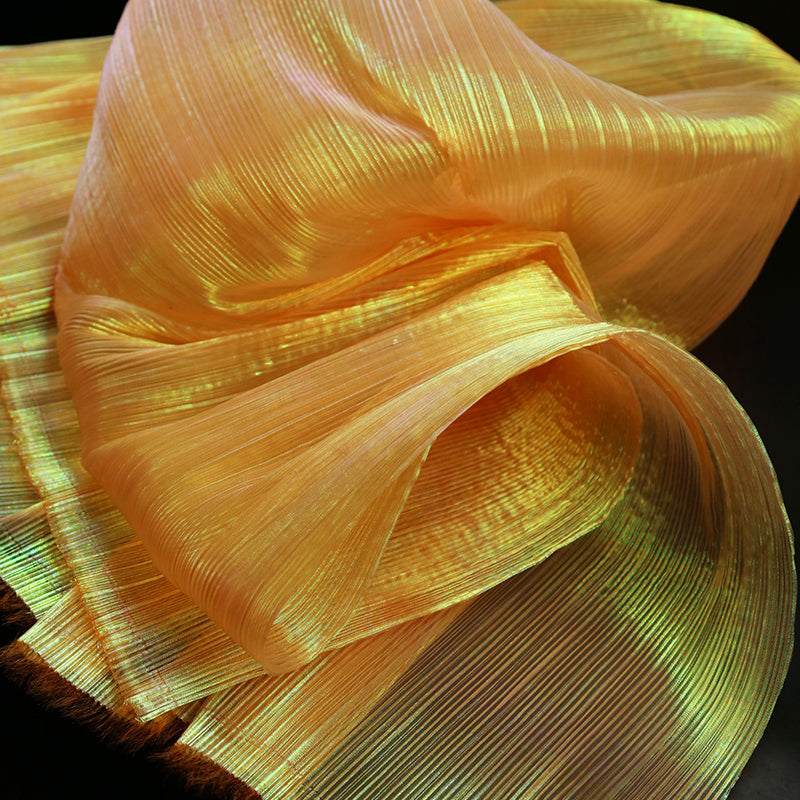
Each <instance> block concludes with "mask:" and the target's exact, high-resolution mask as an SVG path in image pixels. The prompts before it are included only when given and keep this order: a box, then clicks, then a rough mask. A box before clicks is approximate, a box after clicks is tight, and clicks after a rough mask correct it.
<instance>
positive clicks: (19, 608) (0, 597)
mask: <svg viewBox="0 0 800 800" xmlns="http://www.w3.org/2000/svg"><path fill="white" fill-rule="evenodd" d="M34 622H36V617H35V616H34V615H33V612H32V611H31V610H30V609H29V608H28V606H27V605H26V603H25V601H24V600H23V599H22V598H21V597H20V596H19V595H18V594H17V593H16V592H15V591H14V590H13V589H12V588H11V587H10V586H9V585H8V584H7V583H6V582H5V581H3V580H0V647H2V645H4V644H6V643H7V642H10V641H13V640H14V639H16V638H17V637H18V636H22V634H23V633H25V631H26V630H28V628H30V627H31V626H32V625H33V623H34Z"/></svg>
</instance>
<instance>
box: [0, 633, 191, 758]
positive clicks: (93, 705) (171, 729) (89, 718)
mask: <svg viewBox="0 0 800 800" xmlns="http://www.w3.org/2000/svg"><path fill="white" fill-rule="evenodd" d="M0 669H2V670H3V672H4V673H5V674H6V675H7V676H8V677H9V679H10V680H11V681H12V682H13V683H15V684H17V685H18V686H19V687H20V688H21V689H22V690H23V691H25V692H26V693H27V694H29V695H30V696H31V697H32V698H34V699H35V700H36V701H37V702H38V703H40V704H41V705H43V706H44V707H46V708H50V709H52V710H54V711H56V712H57V713H59V714H62V715H63V716H65V717H68V718H69V719H73V720H75V721H76V722H78V723H80V724H81V725H86V726H87V727H89V728H91V729H93V730H94V731H95V732H97V733H98V734H99V736H100V737H101V738H102V739H105V740H107V741H110V742H113V743H116V744H120V745H122V746H123V747H124V748H125V749H126V750H129V751H131V752H143V753H151V752H156V751H158V750H163V749H164V748H166V747H169V746H170V745H171V744H173V743H174V742H175V741H176V740H177V739H178V737H179V736H180V735H181V733H182V732H183V731H184V730H185V729H186V724H185V723H184V722H183V720H181V719H180V718H179V717H177V716H175V715H173V714H164V715H162V716H161V717H159V718H158V719H154V720H151V721H150V722H147V723H141V722H138V721H136V720H135V719H134V718H133V717H132V716H127V715H126V713H125V712H124V711H123V712H122V713H120V712H116V711H111V710H110V709H108V708H106V707H105V706H102V705H100V703H98V702H97V701H96V700H94V699H93V698H92V697H90V696H89V695H88V694H86V693H85V692H82V691H81V690H80V689H77V688H76V687H75V686H73V685H72V684H71V683H70V682H69V681H68V680H66V679H65V678H63V677H62V676H61V675H59V674H58V673H57V672H56V671H55V670H53V669H51V667H50V666H49V665H48V664H47V662H46V661H45V660H44V659H43V658H41V657H40V656H39V655H38V654H37V653H36V652H35V651H34V650H32V649H31V648H30V647H28V645H26V644H25V643H24V642H20V641H16V642H13V643H12V644H10V645H9V646H8V647H5V648H4V649H3V650H0Z"/></svg>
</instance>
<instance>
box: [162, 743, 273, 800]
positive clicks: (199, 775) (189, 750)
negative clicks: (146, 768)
mask: <svg viewBox="0 0 800 800" xmlns="http://www.w3.org/2000/svg"><path fill="white" fill-rule="evenodd" d="M153 758H154V759H156V760H158V761H159V762H161V763H162V764H165V765H166V766H167V767H168V768H169V769H170V770H171V771H172V772H173V773H176V774H178V775H180V776H181V777H182V778H183V780H184V781H185V782H186V786H187V788H189V789H195V788H199V789H202V790H204V792H209V793H211V794H213V796H215V797H216V796H219V797H224V798H225V800H261V795H260V794H258V792H256V791H255V789H253V788H251V787H250V786H248V785H247V784H246V783H244V781H241V780H240V779H239V778H237V777H236V776H235V775H232V774H231V773H230V772H228V771H227V770H226V769H224V768H223V767H221V766H220V765H219V764H217V763H216V762H215V761H212V760H211V759H210V758H207V757H206V756H204V755H203V754H202V753H200V752H198V751H197V750H195V749H194V748H193V747H189V746H188V745H185V744H181V743H180V742H179V743H177V744H175V745H173V746H172V747H170V748H169V750H165V751H163V752H161V753H157V754H153Z"/></svg>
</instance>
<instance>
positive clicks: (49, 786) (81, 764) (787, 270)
mask: <svg viewBox="0 0 800 800" xmlns="http://www.w3.org/2000/svg"><path fill="white" fill-rule="evenodd" d="M187 1H189V0H187ZM287 2H290V0H287ZM690 4H691V5H695V6H698V7H702V8H707V9H709V10H711V11H716V12H718V13H722V14H726V15H727V16H731V17H734V18H737V19H740V20H742V21H743V22H747V23H749V24H750V25H753V26H755V27H756V28H758V29H759V30H761V31H762V32H763V33H764V34H766V35H767V36H768V37H769V38H771V39H772V40H773V41H775V42H776V43H777V44H778V45H780V46H781V47H782V48H783V49H784V50H786V51H787V52H789V53H791V54H792V55H794V56H795V57H796V58H797V57H800V38H799V37H798V33H797V26H796V23H795V19H796V18H795V15H794V13H793V6H794V4H793V3H790V2H787V0H761V1H760V2H759V0H753V1H752V2H747V3H744V2H732V0H727V1H726V0H717V1H716V2H715V1H714V0H694V2H691V3H690ZM123 6H124V3H123V2H119V0H106V1H105V2H103V3H102V4H97V6H95V4H94V3H93V2H91V0H89V2H83V3H53V4H47V3H36V2H31V3H28V4H18V5H17V6H16V8H12V7H10V6H6V7H5V9H4V11H3V15H2V16H3V17H4V19H3V22H2V27H0V43H2V44H27V43H30V42H40V41H49V40H52V39H69V38H75V37H84V36H99V35H104V34H109V33H112V32H113V30H114V27H115V25H116V23H117V20H118V19H119V15H120V13H121V10H122V8H123ZM798 255H800V213H798V211H797V210H796V211H795V213H794V214H793V216H792V218H791V219H790V220H789V223H788V225H787V226H786V229H785V230H784V232H783V234H782V235H781V237H780V239H779V240H778V242H777V244H776V245H775V248H774V250H773V252H772V254H771V255H770V257H769V260H768V261H767V263H766V265H765V267H764V270H763V272H762V274H761V276H760V277H759V279H758V281H757V282H756V283H755V285H754V286H753V288H752V289H751V290H750V292H749V293H748V295H747V297H746V298H745V299H744V301H743V302H742V304H741V305H740V306H739V308H738V309H737V310H736V311H735V312H734V313H733V315H732V316H731V317H730V318H729V319H728V320H727V321H726V322H725V323H724V324H723V325H722V326H721V328H720V329H719V330H718V331H717V332H716V333H714V334H713V335H712V336H711V337H710V338H709V339H707V340H706V341H705V342H704V343H703V344H702V345H701V346H700V347H699V348H698V349H697V350H696V351H695V352H696V355H697V356H698V357H699V358H700V359H701V360H702V361H704V362H705V363H706V364H707V365H708V366H709V367H710V368H711V369H713V370H714V371H715V372H716V373H717V374H718V375H719V376H720V377H721V378H722V379H723V380H724V381H725V382H726V383H727V385H728V386H729V387H730V389H731V391H732V392H733V394H734V395H735V396H736V397H737V399H738V400H739V402H740V403H741V404H742V406H743V407H744V408H745V409H746V410H747V412H748V414H749V415H750V417H751V419H752V420H753V422H754V423H755V426H756V428H757V429H758V431H759V433H760V434H761V437H762V439H763V441H764V443H765V445H766V448H767V451H768V452H769V454H770V457H771V458H772V461H773V464H774V466H775V469H776V471H777V473H778V477H779V480H780V483H781V488H782V491H783V495H784V499H785V502H786V508H787V510H788V512H789V518H790V519H791V520H793V522H794V523H795V527H796V525H797V521H798V520H799V519H800V467H799V466H798V456H799V455H800V435H799V434H798V427H797V423H798V421H799V420H798V416H799V415H798V408H800V405H798V401H797V390H798V377H797V344H798V335H797V330H798V319H797V318H798V314H800V309H798V307H797V300H796V295H795V291H796V286H797V283H796V280H795V279H793V278H792V276H793V275H794V274H795V273H796V272H797V269H798ZM797 661H798V659H797V657H796V658H795V659H794V662H793V665H792V668H791V670H790V672H789V676H788V678H787V681H786V685H785V686H784V690H783V692H782V694H781V696H780V698H779V700H778V703H777V705H776V708H775V713H774V715H773V717H772V720H771V721H770V723H769V726H768V727H767V730H766V732H765V734H764V738H763V739H762V741H761V743H760V744H759V746H758V748H757V749H756V751H755V753H754V755H753V757H752V759H751V760H750V763H749V764H748V765H747V767H746V768H745V770H744V773H743V774H742V777H741V779H740V781H739V783H738V784H737V785H736V786H735V787H734V789H733V791H732V792H731V794H730V795H729V797H730V798H731V800H756V798H758V799H759V800H791V798H794V797H800V667H799V666H798V663H797ZM0 710H1V711H2V721H1V722H0V798H8V800H16V799H17V798H20V799H22V798H24V799H25V800H40V799H41V800H44V798H48V799H49V798H56V797H70V796H77V797H84V798H88V799H89V800H92V799H93V798H111V797H114V798H121V799H122V798H139V797H147V798H153V800H159V799H162V798H163V799H164V800H166V798H175V799H176V800H177V798H187V797H201V796H206V795H203V794H201V793H200V792H198V791H197V790H192V791H189V790H187V789H185V788H184V787H183V784H182V781H181V779H180V778H178V777H177V776H175V775H174V774H171V773H170V772H169V771H167V770H166V769H164V768H163V767H160V766H159V765H157V764H155V763H153V762H151V761H149V760H147V759H146V758H145V757H143V756H131V755H129V754H127V753H126V752H125V751H124V750H122V749H121V748H119V747H117V746H116V745H113V744H111V743H104V742H103V741H100V740H99V739H98V738H97V736H96V735H95V734H94V733H93V732H92V731H90V730H87V729H85V728H82V727H80V726H78V725H77V724H75V723H72V722H70V721H68V720H65V719H62V718H61V717H59V716H58V715H57V714H55V713H53V712H50V711H47V710H45V709H42V708H41V707H40V706H39V705H37V704H36V703H35V702H34V701H33V700H31V699H30V698H29V697H27V696H25V695H24V694H23V693H21V692H20V691H19V690H17V689H16V688H14V687H13V686H12V685H11V684H10V683H9V682H8V680H7V679H6V678H5V677H4V676H0ZM498 800H502V799H501V798H498Z"/></svg>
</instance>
